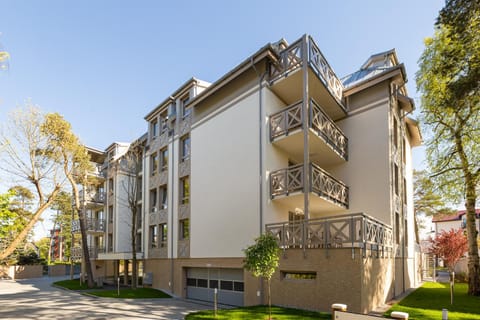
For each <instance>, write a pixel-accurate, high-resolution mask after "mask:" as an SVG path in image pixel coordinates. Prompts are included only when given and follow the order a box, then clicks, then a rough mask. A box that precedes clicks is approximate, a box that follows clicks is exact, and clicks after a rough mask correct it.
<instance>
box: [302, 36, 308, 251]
mask: <svg viewBox="0 0 480 320" xmlns="http://www.w3.org/2000/svg"><path fill="white" fill-rule="evenodd" d="M302 60H303V61H302V72H303V102H302V118H303V197H304V198H303V214H304V219H305V220H306V221H308V220H309V218H310V216H309V201H310V199H309V197H310V165H309V164H310V156H309V147H308V139H309V129H310V126H309V103H308V100H309V99H308V36H307V35H306V34H305V35H304V36H303V41H302ZM302 227H303V230H302V238H303V239H302V241H303V245H302V247H303V255H304V257H306V254H307V252H306V245H305V243H306V241H305V240H306V239H305V238H306V234H307V230H305V229H306V227H307V224H305V223H302Z"/></svg>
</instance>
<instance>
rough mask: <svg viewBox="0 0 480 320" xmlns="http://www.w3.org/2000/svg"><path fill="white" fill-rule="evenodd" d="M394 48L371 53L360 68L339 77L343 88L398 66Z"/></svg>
mask: <svg viewBox="0 0 480 320" xmlns="http://www.w3.org/2000/svg"><path fill="white" fill-rule="evenodd" d="M398 65H399V63H398V58H397V54H396V52H395V49H391V50H388V51H384V52H380V53H376V54H374V55H371V56H370V57H369V58H368V59H367V61H365V63H364V64H363V65H362V66H361V67H360V70H358V71H356V72H354V73H352V74H350V75H348V76H345V77H343V78H342V79H341V81H342V82H343V86H344V87H345V88H349V87H352V86H354V85H356V84H359V83H361V82H363V81H365V80H368V79H370V78H373V77H375V76H377V75H379V74H382V73H384V72H387V71H390V70H392V69H394V68H395V67H396V66H398Z"/></svg>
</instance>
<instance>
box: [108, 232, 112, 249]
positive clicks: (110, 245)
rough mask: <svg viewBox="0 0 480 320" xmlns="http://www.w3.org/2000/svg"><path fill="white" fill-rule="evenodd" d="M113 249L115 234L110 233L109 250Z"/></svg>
mask: <svg viewBox="0 0 480 320" xmlns="http://www.w3.org/2000/svg"><path fill="white" fill-rule="evenodd" d="M112 251H113V235H112V234H111V233H109V234H108V252H112Z"/></svg>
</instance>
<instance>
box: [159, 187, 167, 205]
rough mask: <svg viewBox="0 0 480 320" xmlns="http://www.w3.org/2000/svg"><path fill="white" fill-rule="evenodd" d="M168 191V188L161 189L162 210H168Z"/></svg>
mask: <svg viewBox="0 0 480 320" xmlns="http://www.w3.org/2000/svg"><path fill="white" fill-rule="evenodd" d="M167 199H168V191H167V186H166V185H163V186H161V187H160V209H167Z"/></svg>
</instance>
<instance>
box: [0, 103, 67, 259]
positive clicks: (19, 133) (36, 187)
mask: <svg viewBox="0 0 480 320" xmlns="http://www.w3.org/2000/svg"><path fill="white" fill-rule="evenodd" d="M43 121H44V116H43V115H42V113H41V112H40V110H39V109H38V108H37V107H35V106H33V105H32V104H31V103H30V102H27V104H26V106H25V107H24V108H19V109H16V110H15V111H13V112H12V113H11V114H10V115H9V120H8V122H7V125H6V126H5V127H4V128H2V129H3V130H2V132H1V133H0V145H1V146H2V148H0V161H1V163H2V165H1V166H0V170H1V171H3V173H4V174H7V175H8V176H10V177H12V178H13V179H14V180H15V181H14V183H15V184H17V185H20V186H23V187H25V188H28V189H29V190H30V191H31V192H32V194H33V195H34V197H35V200H34V201H33V204H32V213H33V214H32V216H31V219H30V220H29V221H28V223H27V224H26V226H25V228H24V229H23V230H22V231H21V232H19V233H18V235H17V236H16V237H15V238H14V239H11V241H9V244H8V246H7V247H6V248H5V249H4V250H3V251H2V252H0V260H4V259H6V258H7V257H8V256H9V255H11V254H12V253H13V252H14V251H15V248H16V247H17V246H18V245H19V244H20V243H21V242H22V241H24V240H25V238H26V237H27V235H28V233H29V232H30V231H31V230H32V228H33V226H34V225H35V223H36V222H37V221H38V220H39V218H40V217H41V215H42V213H43V212H44V211H45V210H46V209H47V208H48V207H49V206H50V205H51V204H52V203H53V201H54V200H55V197H56V196H57V194H58V192H59V191H60V190H61V187H62V184H63V181H62V180H63V179H62V175H61V172H60V168H59V166H58V163H56V162H55V161H54V160H53V159H52V158H51V157H50V156H49V154H48V148H47V147H48V145H49V140H48V137H46V136H45V135H44V134H42V132H41V130H40V127H41V125H42V123H43Z"/></svg>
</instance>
